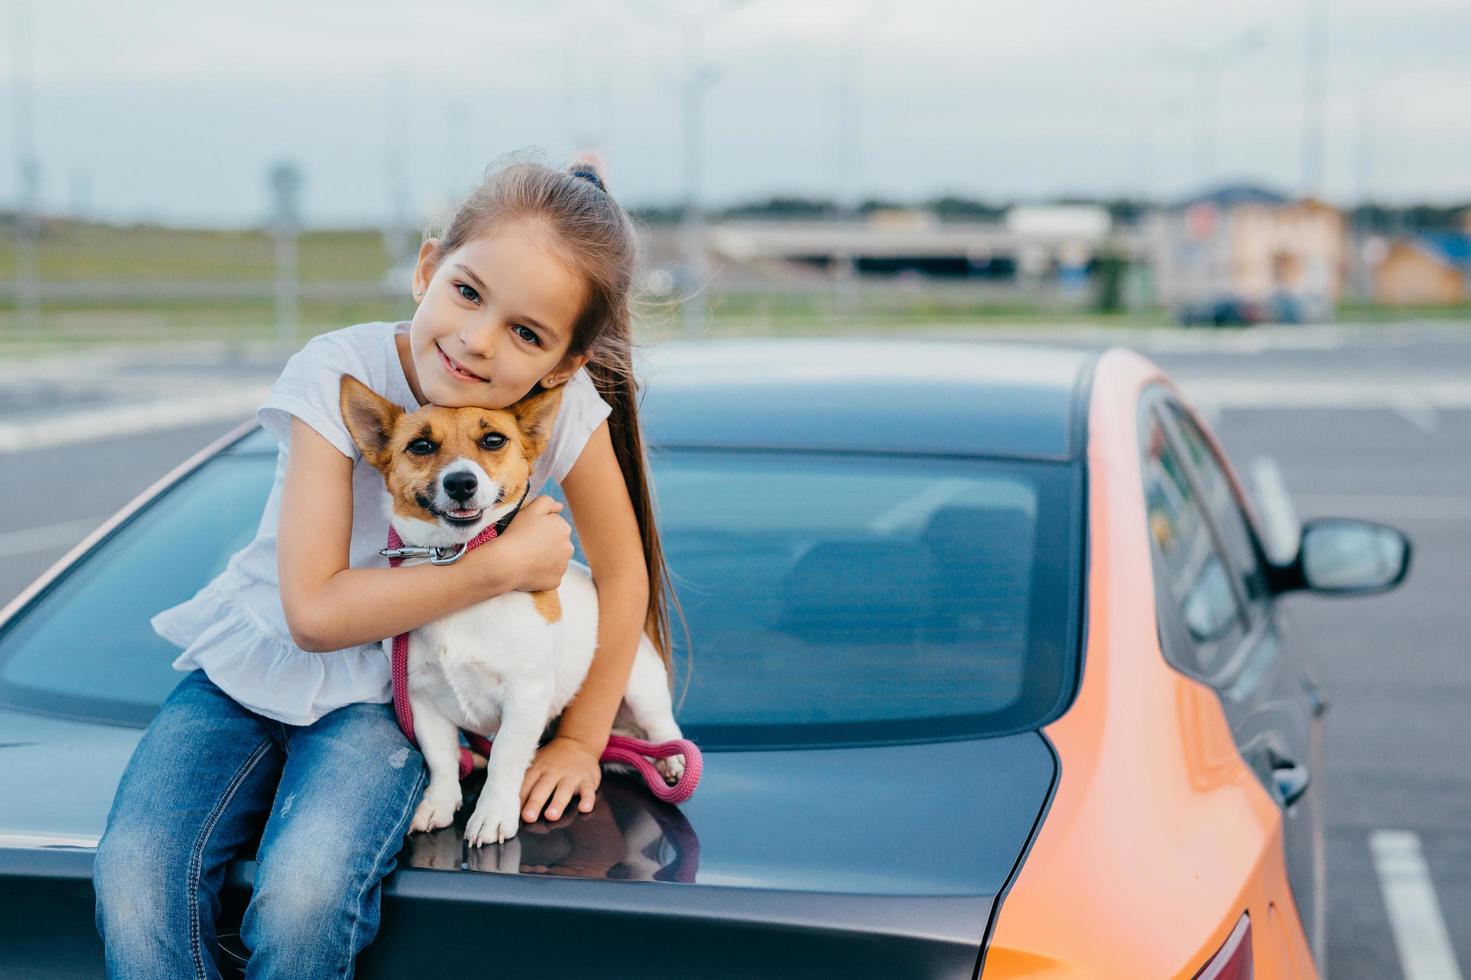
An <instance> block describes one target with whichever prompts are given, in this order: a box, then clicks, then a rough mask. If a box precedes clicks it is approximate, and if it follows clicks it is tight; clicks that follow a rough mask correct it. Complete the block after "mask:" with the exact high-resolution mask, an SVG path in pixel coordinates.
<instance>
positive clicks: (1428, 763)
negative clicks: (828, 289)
mask: <svg viewBox="0 0 1471 980" xmlns="http://www.w3.org/2000/svg"><path fill="white" fill-rule="evenodd" d="M959 332H961V333H964V332H965V331H963V330H961V331H959ZM956 333H957V329H956V328H947V329H946V330H945V334H946V335H947V336H955V335H956ZM976 335H977V336H985V337H992V338H1002V339H1015V338H1014V337H1010V336H1009V335H1007V334H1005V332H1002V331H996V330H986V331H984V332H982V331H976ZM1027 336H1030V337H1032V338H1035V339H1041V340H1046V341H1047V342H1052V343H1063V344H1071V345H1084V346H1101V345H1106V344H1110V343H1122V344H1126V345H1130V346H1135V347H1137V348H1138V349H1139V350H1141V352H1143V353H1144V354H1145V355H1146V356H1149V357H1151V358H1153V359H1154V360H1156V361H1157V362H1158V363H1160V364H1161V365H1162V366H1164V367H1165V368H1166V369H1167V370H1168V371H1170V372H1171V374H1172V375H1173V376H1174V377H1175V378H1176V379H1177V380H1178V381H1179V382H1180V383H1181V384H1182V387H1183V388H1184V390H1185V392H1186V394H1187V395H1188V396H1189V397H1190V398H1191V399H1192V400H1193V401H1194V402H1195V403H1196V404H1197V405H1198V406H1199V407H1200V408H1201V409H1202V411H1203V412H1204V413H1205V415H1206V417H1207V419H1208V420H1209V421H1210V423H1211V424H1212V425H1213V426H1214V428H1215V430H1216V432H1217V434H1218V435H1219V436H1220V437H1221V438H1222V440H1223V442H1224V444H1225V446H1226V449H1227V451H1228V453H1229V454H1230V456H1231V458H1232V460H1233V461H1234V462H1235V464H1236V465H1237V467H1238V470H1239V471H1240V472H1241V474H1242V475H1243V476H1244V477H1245V478H1246V479H1247V482H1248V483H1249V484H1253V485H1256V481H1258V480H1260V479H1262V478H1264V477H1265V478H1266V479H1267V481H1268V482H1269V483H1270V482H1272V481H1271V479H1270V477H1271V476H1272V475H1273V474H1274V473H1275V475H1276V476H1277V478H1278V481H1279V482H1280V484H1281V485H1282V486H1283V487H1285V489H1286V491H1287V493H1288V495H1289V496H1290V499H1291V501H1292V503H1293V505H1294V507H1295V509H1296V511H1297V513H1298V515H1299V516H1300V517H1302V518H1308V517H1313V516H1326V515H1337V516H1352V517H1361V518H1367V519H1371V520H1378V521H1383V522H1386V523H1389V524H1393V525H1394V526H1396V527H1398V528H1400V529H1402V530H1403V531H1405V532H1406V533H1407V534H1408V535H1409V536H1410V537H1411V539H1412V540H1413V542H1414V544H1415V555H1414V565H1413V568H1412V571H1411V574H1410V578H1409V580H1408V582H1407V583H1406V584H1405V585H1404V586H1403V587H1402V588H1400V589H1399V590H1398V591H1396V592H1393V593H1390V594H1388V595H1384V596H1378V597H1373V598H1367V599H1358V600H1353V601H1344V600H1331V599H1325V598H1310V597H1301V598H1295V599H1293V600H1291V601H1292V603H1294V604H1295V609H1294V612H1295V617H1294V618H1295V621H1296V622H1297V623H1298V624H1299V627H1300V633H1301V634H1302V635H1300V636H1299V637H1297V642H1300V643H1302V644H1304V645H1306V646H1309V647H1310V648H1311V649H1312V650H1313V651H1314V654H1315V656H1316V659H1317V664H1318V670H1319V673H1320V675H1321V677H1322V679H1323V683H1324V686H1325V687H1326V689H1327V692H1328V696H1329V698H1330V701H1331V710H1330V712H1329V714H1328V727H1327V759H1328V771H1327V772H1326V773H1325V774H1324V775H1323V777H1322V778H1323V783H1322V785H1323V787H1324V790H1325V792H1326V799H1325V803H1326V819H1327V834H1328V862H1329V881H1328V884H1329V892H1330V910H1329V969H1330V971H1331V974H1332V975H1333V976H1335V977H1340V978H1360V977H1362V978H1371V977H1372V978H1382V977H1392V976H1397V975H1402V973H1408V974H1409V975H1410V976H1411V977H1412V980H1413V978H1417V977H1431V976H1458V975H1459V974H1458V973H1455V972H1451V973H1446V972H1443V971H1444V970H1445V969H1446V966H1447V964H1449V968H1450V969H1451V970H1452V971H1454V970H1455V969H1456V968H1457V967H1456V964H1457V963H1459V964H1462V965H1465V964H1471V834H1468V833H1467V813H1468V812H1471V725H1467V724H1466V722H1465V714H1464V712H1465V711H1466V710H1467V708H1466V706H1467V704H1468V703H1471V644H1468V642H1467V639H1466V637H1467V636H1468V635H1471V611H1468V603H1467V601H1466V595H1467V594H1468V591H1471V562H1468V556H1471V490H1468V488H1471V325H1459V324H1453V325H1430V324H1404V325H1399V326H1394V327H1376V328H1368V327H1364V328H1354V327H1338V326H1331V327H1303V328H1267V329H1258V330H1253V331H1229V332H1217V331H1209V330H1190V331H1181V330H1149V331H1138V332H1131V331H1123V330H1117V329H1112V328H1107V329H1099V328H1095V329H1078V330H1067V329H1061V328H1059V329H1049V330H1048V331H1047V332H1045V333H1040V332H1036V331H1034V332H1033V333H1032V334H1029V335H1027ZM277 364H278V362H277V361H275V360H273V359H272V357H271V356H270V355H268V354H261V355H257V356H254V357H244V358H241V357H240V352H238V351H233V352H232V351H222V350H211V349H201V350H191V351H186V352H179V353H176V354H172V355H170V356H169V357H168V359H167V360H162V361H161V360H159V359H158V358H157V357H156V356H153V355H143V354H137V353H134V354H129V355H122V354H113V355H100V354H99V355H95V356H91V357H90V358H89V359H87V360H86V361H84V362H77V361H72V362H69V363H61V362H56V361H36V362H32V363H29V364H12V365H8V366H6V367H5V368H3V371H4V377H3V379H0V391H3V392H4V396H3V398H0V489H3V496H4V499H5V501H6V502H7V506H6V507H5V509H4V512H3V514H0V558H4V562H3V564H0V602H3V601H8V600H9V599H10V598H11V597H13V596H14V595H15V594H16V593H18V592H19V591H20V590H21V589H22V588H23V587H24V586H25V584H26V583H27V582H29V581H30V580H31V579H33V578H34V577H35V576H36V575H38V574H39V573H41V572H42V571H44V570H45V569H46V568H47V567H48V566H49V565H50V564H51V563H52V562H53V561H55V560H56V559H57V558H59V557H60V556H61V555H62V554H64V553H65V552H66V550H67V549H69V548H70V547H71V546H72V545H74V544H75V543H76V542H77V541H79V540H80V539H81V538H82V537H83V536H84V535H85V534H86V533H87V532H88V531H89V530H91V529H92V528H94V527H95V526H96V525H97V524H99V523H100V522H101V521H102V520H104V519H105V518H106V517H107V516H108V515H110V514H111V513H112V512H113V511H115V510H116V509H117V508H118V507H120V506H121V505H123V504H124V503H126V502H127V501H128V500H129V499H131V498H132V497H133V496H135V495H136V494H137V493H138V492H140V491H142V490H143V489H145V488H146V487H147V486H149V485H150V484H152V483H153V482H154V481H155V480H156V479H157V478H158V477H159V476H161V475H162V474H163V473H164V472H166V471H167V469H168V468H170V467H171V466H173V465H175V464H177V463H178V462H180V461H182V460H183V459H185V458H187V457H188V456H189V455H190V454H192V453H193V452H195V451H196V450H197V449H198V448H200V447H201V446H203V445H205V444H206V443H208V442H209V441H210V440H211V439H213V438H215V437H216V436H217V435H219V434H221V433H223V432H225V431H227V430H228V429H230V428H231V427H233V425H234V424H236V423H238V422H239V421H240V420H242V419H244V418H247V417H249V415H250V410H251V407H252V406H253V405H254V404H255V403H256V402H258V401H259V400H260V398H261V397H262V396H263V395H264V392H265V390H266V388H267V387H268V386H269V383H270V380H271V378H272V377H273V375H274V371H275V370H276V366H277ZM227 365H228V366H227ZM99 379H101V380H99ZM1264 460H1265V461H1271V462H1263V461H1264ZM1266 492H1271V490H1270V488H1268V490H1267V491H1266ZM57 655H58V656H64V655H65V651H57ZM1315 775H1316V774H1315ZM1417 853H1418V854H1419V855H1422V856H1423V864H1419V865H1417V864H1416V862H1415V860H1414V856H1415V855H1416V854H1417ZM1427 902H1428V903H1429V904H1428V905H1427V904H1426V903H1427ZM1406 903H1408V904H1406ZM1427 909H1429V910H1430V911H1427ZM1436 910H1438V912H1439V914H1440V916H1441V918H1442V919H1443V921H1444V923H1445V931H1444V933H1443V934H1441V935H1444V936H1445V937H1446V938H1447V939H1448V944H1447V943H1445V942H1442V941H1441V940H1440V939H1439V938H1438V937H1437V934H1436V931H1435V930H1434V929H1433V928H1432V929H1430V930H1429V931H1428V932H1427V931H1426V930H1425V929H1424V928H1421V929H1420V931H1419V932H1418V933H1415V937H1418V938H1414V937H1412V936H1411V934H1410V933H1407V932H1406V931H1405V930H1406V929H1407V928H1408V926H1407V925H1406V923H1409V925H1410V926H1415V925H1416V924H1417V923H1418V924H1419V925H1420V926H1423V924H1424V922H1425V921H1427V920H1426V917H1427V916H1429V915H1431V913H1432V912H1434V911H1436ZM1437 943H1440V947H1437V946H1436V944H1437ZM1406 967H1408V969H1406ZM1437 970H1439V971H1441V972H1436V971H1437Z"/></svg>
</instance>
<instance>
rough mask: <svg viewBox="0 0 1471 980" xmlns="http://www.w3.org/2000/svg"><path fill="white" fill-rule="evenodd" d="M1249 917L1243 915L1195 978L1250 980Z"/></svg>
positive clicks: (1200, 979) (1203, 979)
mask: <svg viewBox="0 0 1471 980" xmlns="http://www.w3.org/2000/svg"><path fill="white" fill-rule="evenodd" d="M1252 972H1253V971H1252V968H1251V917H1250V916H1248V915H1243V916H1242V917H1241V921H1240V922H1237V923H1236V928H1235V929H1232V930H1231V935H1229V936H1227V937H1226V942H1225V944H1224V945H1223V946H1221V948H1220V949H1218V950H1216V955H1215V956H1212V957H1211V958H1210V960H1209V961H1208V962H1207V963H1206V964H1205V966H1203V967H1201V968H1200V972H1199V973H1197V974H1196V975H1195V980H1251V978H1252Z"/></svg>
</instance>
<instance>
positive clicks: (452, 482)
mask: <svg viewBox="0 0 1471 980" xmlns="http://www.w3.org/2000/svg"><path fill="white" fill-rule="evenodd" d="M444 492H445V493H447V494H449V495H450V498H451V499H453V500H458V501H465V500H469V499H470V498H471V497H473V496H475V474H474V473H467V472H465V471H464V470H460V471H458V472H455V473H451V474H449V475H448V476H446V477H445V478H444Z"/></svg>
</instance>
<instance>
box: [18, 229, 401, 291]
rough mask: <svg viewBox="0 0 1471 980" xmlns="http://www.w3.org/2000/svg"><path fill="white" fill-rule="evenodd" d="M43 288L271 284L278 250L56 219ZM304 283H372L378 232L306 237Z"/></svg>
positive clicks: (190, 233)
mask: <svg viewBox="0 0 1471 980" xmlns="http://www.w3.org/2000/svg"><path fill="white" fill-rule="evenodd" d="M15 251H16V250H15V240H14V238H13V237H12V236H10V235H7V236H5V237H4V239H3V240H0V278H4V279H10V278H11V277H13V276H14V275H15ZM39 255H40V268H41V278H42V279H44V280H46V281H47V282H95V281H103V282H138V281H154V282H180V281H185V282H188V281H194V282H270V281H271V280H272V279H273V278H274V277H275V274H276V252H275V245H274V243H273V242H272V240H271V236H270V235H269V234H267V233H266V232H264V231H258V230H236V231H230V230H225V231H217V230H210V229H180V228H160V227H154V226H146V225H145V226H137V227H121V226H113V225H94V224H80V223H75V222H63V221H55V222H51V223H49V224H48V225H47V227H46V228H45V229H44V230H43V232H42V237H41V242H40V249H39ZM297 261H298V266H299V269H300V275H301V280H302V282H303V283H313V282H365V283H374V284H376V283H377V282H378V281H379V279H381V277H382V275H383V271H384V269H385V268H386V267H387V264H388V262H387V253H386V251H385V250H384V247H383V239H382V237H381V236H380V235H379V233H378V232H376V231H308V232H304V233H303V234H302V235H301V237H300V239H299V240H298V243H297Z"/></svg>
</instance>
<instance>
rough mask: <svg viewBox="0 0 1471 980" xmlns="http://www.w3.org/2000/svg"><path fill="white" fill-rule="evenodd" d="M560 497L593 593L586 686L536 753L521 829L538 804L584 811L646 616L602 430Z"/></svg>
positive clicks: (645, 589) (625, 502)
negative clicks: (575, 802)
mask: <svg viewBox="0 0 1471 980" xmlns="http://www.w3.org/2000/svg"><path fill="white" fill-rule="evenodd" d="M562 491H563V492H564V493H565V495H566V497H567V503H568V504H569V505H570V506H571V508H572V513H573V516H574V519H575V520H576V522H577V536H578V538H580V539H581V541H582V550H583V553H584V554H585V555H587V564H588V567H589V568H590V569H592V575H593V584H594V585H596V586H597V590H598V645H597V652H596V654H595V655H594V656H593V660H592V666H591V667H589V668H588V672H587V678H586V679H585V680H584V681H583V682H582V687H581V689H580V690H578V692H577V696H576V697H575V698H573V699H572V703H571V704H569V705H568V706H567V710H566V711H564V712H563V713H562V720H561V721H560V722H559V723H558V725H557V736H556V738H554V739H552V740H551V741H550V742H548V743H547V744H546V745H545V746H543V747H542V748H541V750H540V751H538V752H537V754H536V761H534V762H533V763H532V765H531V768H530V769H529V770H528V771H527V774H526V780H525V782H524V783H523V784H522V787H521V797H522V814H521V815H522V818H523V819H524V820H525V821H526V822H528V823H530V822H532V821H534V820H536V819H537V817H538V816H539V815H540V814H541V810H542V805H543V804H546V814H547V819H548V820H556V819H558V818H559V817H560V816H561V815H562V811H563V810H565V809H566V807H567V804H568V803H569V802H571V799H572V797H573V795H574V794H576V795H577V796H578V797H579V809H581V810H582V811H583V812H587V811H589V810H591V809H592V807H593V792H594V791H595V790H596V789H597V787H598V783H599V782H600V781H601V779H602V769H601V768H600V767H599V765H598V758H599V757H600V756H601V755H602V754H603V749H604V748H606V747H607V744H608V734H609V732H610V731H611V730H612V728H613V718H614V716H616V715H617V713H618V705H619V704H620V702H622V700H623V693H624V691H626V690H627V689H628V675H629V673H630V672H631V671H632V669H633V657H634V653H635V651H637V649H638V644H639V637H640V636H642V635H643V631H644V621H645V618H646V616H647V613H648V608H649V575H648V569H647V567H646V565H645V564H644V549H643V542H642V540H641V539H640V537H639V528H638V519H637V518H636V517H635V516H634V513H633V502H632V501H631V500H629V498H628V487H627V485H626V484H625V483H624V482H623V471H622V470H621V469H620V468H619V466H618V457H617V455H616V454H615V453H614V450H613V441H612V439H611V438H609V436H608V423H607V422H604V423H603V424H602V425H600V426H598V428H597V429H596V430H595V431H594V432H593V434H592V435H591V436H590V437H589V438H588V441H587V445H586V446H585V447H583V450H582V454H581V455H580V456H578V458H577V462H576V463H574V464H573V466H572V469H571V471H570V472H569V473H568V474H567V476H566V477H565V478H564V479H563V480H562ZM513 526H514V524H513ZM548 798H550V800H551V802H550V803H547V800H548Z"/></svg>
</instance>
